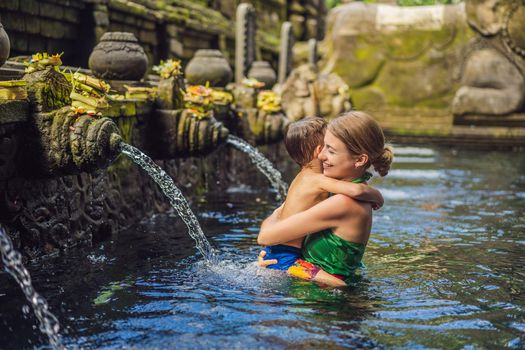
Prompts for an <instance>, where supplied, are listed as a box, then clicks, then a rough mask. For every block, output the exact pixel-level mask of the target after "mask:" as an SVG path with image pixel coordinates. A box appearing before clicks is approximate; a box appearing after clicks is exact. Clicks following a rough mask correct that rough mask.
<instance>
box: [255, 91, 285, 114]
mask: <svg viewBox="0 0 525 350" xmlns="http://www.w3.org/2000/svg"><path fill="white" fill-rule="evenodd" d="M257 108H259V109H261V110H262V111H264V112H268V113H274V112H279V111H280V110H281V97H280V96H279V95H277V94H276V93H275V92H273V91H272V90H263V91H261V92H259V94H258V95H257Z"/></svg>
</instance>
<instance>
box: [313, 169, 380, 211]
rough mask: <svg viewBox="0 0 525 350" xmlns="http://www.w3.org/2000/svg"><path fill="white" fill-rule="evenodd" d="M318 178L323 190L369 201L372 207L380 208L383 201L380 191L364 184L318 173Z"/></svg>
mask: <svg viewBox="0 0 525 350" xmlns="http://www.w3.org/2000/svg"><path fill="white" fill-rule="evenodd" d="M318 179H319V180H318V181H319V185H320V187H321V189H322V190H323V191H325V192H330V193H338V194H344V195H345V196H348V197H352V198H354V199H357V200H359V201H363V202H371V203H372V205H373V207H374V209H379V208H381V207H382V206H383V204H384V203H385V200H384V199H383V196H382V195H381V192H379V191H378V190H376V189H375V188H373V187H370V186H368V185H366V184H362V183H361V184H356V183H353V182H348V181H342V180H337V179H333V178H331V177H328V176H324V175H320V176H319V178H318Z"/></svg>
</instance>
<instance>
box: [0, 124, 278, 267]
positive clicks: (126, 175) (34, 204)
mask: <svg viewBox="0 0 525 350" xmlns="http://www.w3.org/2000/svg"><path fill="white" fill-rule="evenodd" d="M0 131H1V130H0ZM262 151H263V152H264V153H266V155H267V156H268V157H269V158H270V160H272V161H273V162H277V161H279V160H281V161H282V160H283V159H286V157H284V155H285V151H284V148H283V147H282V146H281V145H273V146H266V147H263V149H262ZM158 164H159V165H160V166H161V167H162V168H163V169H164V170H166V171H167V172H168V174H169V175H170V176H171V177H172V178H173V179H174V180H175V182H176V184H177V186H178V187H179V188H180V189H181V191H182V192H183V193H184V195H185V196H186V198H187V199H188V200H189V201H190V202H191V201H194V200H199V199H203V198H205V197H206V194H207V192H208V191H225V190H226V189H227V188H228V187H229V186H231V185H233V184H250V185H252V186H253V185H260V186H268V183H267V182H266V180H265V179H264V178H263V177H262V175H261V174H258V172H257V170H256V168H255V166H253V164H251V163H250V161H249V160H248V157H247V155H245V154H242V153H240V152H239V151H236V150H234V149H232V148H229V147H227V146H226V145H223V146H221V147H220V148H219V149H218V150H216V151H215V152H214V153H212V154H211V155H209V156H207V157H205V158H186V159H176V160H167V161H158ZM0 194H1V198H0V208H1V214H0V220H1V222H2V223H3V224H4V225H6V226H7V228H8V229H9V230H10V233H11V236H12V238H13V239H14V242H15V245H16V248H17V249H18V250H19V251H21V252H22V253H23V254H24V256H25V257H27V258H30V259H35V258H39V257H42V256H45V255H49V254H58V253H59V251H62V250H64V249H69V248H72V247H74V246H76V245H78V244H90V243H91V242H93V241H100V240H104V239H109V238H110V237H111V235H113V234H116V233H117V232H118V231H120V230H123V229H124V228H127V227H130V226H132V225H133V224H135V223H136V222H137V221H140V220H142V219H143V218H146V217H148V216H151V215H153V214H155V213H160V212H164V211H166V210H168V209H170V206H169V202H168V200H167V198H166V197H165V196H164V195H163V194H162V193H161V191H160V189H159V187H158V185H157V184H155V183H154V182H153V180H151V178H150V177H149V176H148V175H147V174H146V173H145V172H144V171H143V170H142V169H140V168H139V167H138V166H136V165H135V164H133V163H132V162H131V161H130V160H129V159H127V158H125V157H124V156H121V158H119V159H118V160H117V162H116V163H115V164H114V165H112V166H110V167H109V168H108V169H104V170H99V171H95V172H92V173H81V174H78V175H69V176H60V177H53V178H48V179H45V178H42V179H24V178H19V177H18V178H12V179H9V180H5V181H0Z"/></svg>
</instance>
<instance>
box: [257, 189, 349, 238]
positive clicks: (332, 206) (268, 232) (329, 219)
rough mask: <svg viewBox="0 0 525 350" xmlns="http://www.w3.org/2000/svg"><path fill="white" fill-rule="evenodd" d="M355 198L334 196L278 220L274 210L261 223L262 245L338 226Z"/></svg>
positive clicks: (260, 236)
mask: <svg viewBox="0 0 525 350" xmlns="http://www.w3.org/2000/svg"><path fill="white" fill-rule="evenodd" d="M351 201H353V199H351V198H349V197H346V196H337V195H336V196H332V197H330V198H328V199H325V200H324V201H322V202H321V203H319V204H316V205H314V206H313V207H312V208H310V209H308V210H305V211H303V212H300V213H297V214H295V215H292V216H290V217H288V218H286V219H282V220H278V217H277V216H278V214H276V212H275V211H274V213H273V214H272V215H270V216H269V217H268V218H267V219H266V220H264V221H263V223H262V225H261V231H260V232H259V236H258V237H257V243H258V244H260V245H276V244H281V243H286V242H289V241H291V240H294V239H297V238H301V237H304V236H306V235H309V234H310V233H314V232H318V231H321V230H324V229H327V228H333V227H337V226H338V225H339V223H340V219H341V218H343V217H344V216H346V215H348V208H349V205H350V203H351Z"/></svg>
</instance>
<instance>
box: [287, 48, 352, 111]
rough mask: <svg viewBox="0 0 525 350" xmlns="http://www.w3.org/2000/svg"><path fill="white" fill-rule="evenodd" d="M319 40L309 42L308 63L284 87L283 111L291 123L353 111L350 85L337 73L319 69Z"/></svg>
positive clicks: (294, 71)
mask: <svg viewBox="0 0 525 350" xmlns="http://www.w3.org/2000/svg"><path fill="white" fill-rule="evenodd" d="M317 60H318V55H317V40H315V39H310V40H309V41H308V64H305V65H302V66H300V67H299V68H297V69H294V70H293V71H292V73H291V74H290V76H289V77H288V79H287V80H286V81H285V83H284V84H283V85H282V87H281V95H282V105H283V109H284V111H285V113H286V115H287V117H288V118H289V119H290V120H299V119H302V118H304V117H310V116H319V117H326V118H334V117H336V116H337V115H339V114H340V113H342V112H344V111H347V110H350V107H351V105H350V101H349V98H348V97H349V95H348V85H347V84H346V83H345V82H344V81H343V79H341V77H339V76H338V75H337V74H335V73H320V72H319V70H318V68H317Z"/></svg>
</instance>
